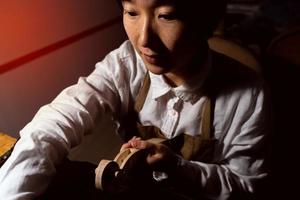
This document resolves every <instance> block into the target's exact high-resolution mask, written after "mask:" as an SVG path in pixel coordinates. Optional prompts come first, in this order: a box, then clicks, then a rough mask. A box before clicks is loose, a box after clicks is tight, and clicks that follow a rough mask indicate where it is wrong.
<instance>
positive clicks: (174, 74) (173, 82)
mask: <svg viewBox="0 0 300 200" xmlns="http://www.w3.org/2000/svg"><path fill="white" fill-rule="evenodd" d="M207 54H208V45H207V43H206V44H205V46H203V48H201V49H200V50H199V51H198V53H196V54H195V56H194V57H193V59H192V61H191V62H190V64H187V65H186V66H181V67H179V68H177V69H175V70H173V71H171V72H168V73H165V74H164V78H165V79H166V81H167V82H168V84H169V85H170V86H171V87H177V86H180V85H182V84H184V83H186V82H187V81H188V80H190V79H192V78H193V77H194V76H197V75H198V74H199V73H200V71H201V69H202V68H203V65H204V64H205V62H206V60H207Z"/></svg>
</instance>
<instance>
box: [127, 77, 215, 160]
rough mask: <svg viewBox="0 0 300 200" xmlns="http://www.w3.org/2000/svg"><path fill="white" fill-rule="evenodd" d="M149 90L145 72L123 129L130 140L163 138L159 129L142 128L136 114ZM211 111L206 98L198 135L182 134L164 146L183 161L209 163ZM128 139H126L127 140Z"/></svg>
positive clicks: (213, 140) (211, 134) (211, 144)
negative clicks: (128, 134) (135, 138)
mask: <svg viewBox="0 0 300 200" xmlns="http://www.w3.org/2000/svg"><path fill="white" fill-rule="evenodd" d="M149 88H150V76H149V73H148V72H147V73H146V75H145V78H144V81H143V84H142V86H141V88H140V90H139V92H138V95H137V97H136V101H135V105H134V111H133V113H130V114H129V117H128V118H127V119H128V120H130V122H128V121H127V122H128V123H127V126H126V127H125V130H126V131H125V132H126V133H130V138H131V137H132V136H134V135H135V136H139V137H141V138H142V139H145V140H146V139H150V138H155V137H158V138H165V136H164V135H165V134H164V133H163V132H162V131H161V130H160V129H159V128H157V127H155V126H143V125H142V124H141V123H140V122H139V119H138V113H139V112H140V111H141V109H142V108H143V106H144V102H145V100H146V97H147V94H148V91H149ZM213 110H214V102H212V101H211V98H210V97H208V96H207V99H206V101H205V103H204V108H203V109H202V113H201V119H202V122H201V126H200V130H199V133H200V134H199V135H197V136H190V135H187V134H184V133H182V134H179V135H178V136H176V137H175V138H172V139H170V140H166V142H165V144H166V145H168V146H169V147H170V148H171V149H172V150H174V151H175V152H176V153H178V154H180V155H181V156H182V157H183V158H184V159H187V160H199V161H205V162H209V161H211V160H212V154H213V150H214V143H215V139H214V137H213V131H212V119H213ZM130 138H128V137H127V140H128V139H130Z"/></svg>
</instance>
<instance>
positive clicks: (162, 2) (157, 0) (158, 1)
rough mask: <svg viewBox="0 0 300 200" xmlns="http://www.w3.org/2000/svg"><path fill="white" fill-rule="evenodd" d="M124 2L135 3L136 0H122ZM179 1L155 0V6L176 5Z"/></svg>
mask: <svg viewBox="0 0 300 200" xmlns="http://www.w3.org/2000/svg"><path fill="white" fill-rule="evenodd" d="M120 2H121V3H122V2H129V3H134V2H135V0H121V1H120ZM176 2H177V0H155V2H154V5H153V6H154V7H158V6H163V5H175V4H176Z"/></svg>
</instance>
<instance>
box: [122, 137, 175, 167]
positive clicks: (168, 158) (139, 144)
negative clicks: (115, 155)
mask: <svg viewBox="0 0 300 200" xmlns="http://www.w3.org/2000/svg"><path fill="white" fill-rule="evenodd" d="M126 148H136V149H144V150H146V151H147V153H148V155H147V158H146V161H147V163H148V164H149V165H150V166H151V167H152V168H153V170H157V171H162V172H168V171H171V170H173V169H174V168H176V166H177V164H178V159H179V157H178V155H176V154H175V153H174V152H173V151H172V150H171V149H170V148H169V147H167V146H166V145H164V144H155V143H152V142H149V141H145V140H142V139H141V138H139V137H133V138H132V139H131V140H129V141H128V142H127V143H125V144H123V145H122V147H121V151H122V150H124V149H126Z"/></svg>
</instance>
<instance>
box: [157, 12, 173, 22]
mask: <svg viewBox="0 0 300 200" xmlns="http://www.w3.org/2000/svg"><path fill="white" fill-rule="evenodd" d="M158 18H159V19H164V20H167V21H171V20H175V19H177V16H176V14H175V13H168V14H160V15H159V16H158Z"/></svg>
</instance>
